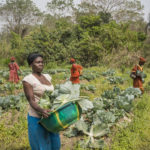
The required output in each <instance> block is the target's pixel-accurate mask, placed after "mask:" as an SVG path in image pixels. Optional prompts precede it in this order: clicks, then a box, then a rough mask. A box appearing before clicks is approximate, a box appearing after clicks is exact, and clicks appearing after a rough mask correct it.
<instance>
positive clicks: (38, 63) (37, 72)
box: [23, 57, 51, 118]
mask: <svg viewBox="0 0 150 150" xmlns="http://www.w3.org/2000/svg"><path fill="white" fill-rule="evenodd" d="M30 66H31V67H32V74H33V75H34V76H35V77H36V78H37V79H38V80H39V81H40V82H41V83H42V84H45V85H49V86H50V85H51V83H50V82H49V81H48V80H47V79H46V78H45V77H44V76H43V75H42V71H43V68H44V63H43V58H42V57H37V58H36V59H35V60H34V61H33V62H32V64H31V65H30ZM23 89H24V93H25V95H26V98H27V100H28V102H29V104H30V105H31V106H32V108H34V109H35V110H36V111H37V112H39V113H41V115H42V116H43V117H44V118H47V117H48V116H49V112H50V110H46V109H42V108H41V107H40V106H39V105H38V104H37V103H36V102H35V98H34V94H33V88H32V86H31V85H30V84H29V83H27V82H25V81H23ZM37 96H38V95H37Z"/></svg>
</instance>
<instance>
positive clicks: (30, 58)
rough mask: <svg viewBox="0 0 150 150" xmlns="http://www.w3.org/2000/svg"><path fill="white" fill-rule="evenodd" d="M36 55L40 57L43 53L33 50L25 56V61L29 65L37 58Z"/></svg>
mask: <svg viewBox="0 0 150 150" xmlns="http://www.w3.org/2000/svg"><path fill="white" fill-rule="evenodd" d="M37 57H42V58H43V55H41V54H39V53H37V52H34V53H30V54H29V55H28V57H27V62H28V64H29V65H31V64H32V63H33V61H34V60H35V59H36V58H37Z"/></svg>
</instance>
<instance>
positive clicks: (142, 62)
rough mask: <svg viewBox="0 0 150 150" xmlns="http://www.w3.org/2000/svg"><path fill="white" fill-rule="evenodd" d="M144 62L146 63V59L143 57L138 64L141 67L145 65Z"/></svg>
mask: <svg viewBox="0 0 150 150" xmlns="http://www.w3.org/2000/svg"><path fill="white" fill-rule="evenodd" d="M145 62H146V59H145V58H143V57H140V60H139V64H140V65H141V66H142V65H144V64H145Z"/></svg>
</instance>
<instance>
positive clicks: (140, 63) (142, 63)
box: [133, 61, 145, 75]
mask: <svg viewBox="0 0 150 150" xmlns="http://www.w3.org/2000/svg"><path fill="white" fill-rule="evenodd" d="M144 64H145V62H143V61H139V65H140V66H143V65H144ZM133 74H134V75H136V73H133Z"/></svg>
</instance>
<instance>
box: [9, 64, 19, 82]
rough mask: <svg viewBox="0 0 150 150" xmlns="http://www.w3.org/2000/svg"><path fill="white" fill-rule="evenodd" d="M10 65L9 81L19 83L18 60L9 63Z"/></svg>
mask: <svg viewBox="0 0 150 150" xmlns="http://www.w3.org/2000/svg"><path fill="white" fill-rule="evenodd" d="M8 67H9V81H10V82H14V83H18V82H19V76H18V72H17V71H18V70H19V66H18V65H17V63H16V62H14V63H9V65H8Z"/></svg>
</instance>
